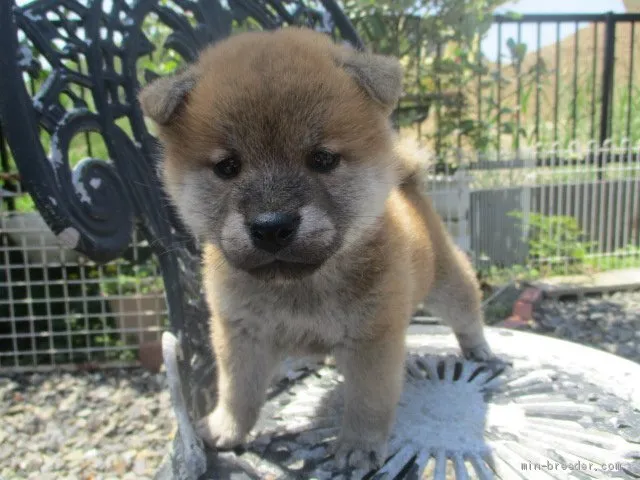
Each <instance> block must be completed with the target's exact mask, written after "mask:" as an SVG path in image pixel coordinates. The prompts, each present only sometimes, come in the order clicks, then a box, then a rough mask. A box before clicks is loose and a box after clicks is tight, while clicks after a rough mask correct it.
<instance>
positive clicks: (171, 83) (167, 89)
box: [138, 67, 197, 125]
mask: <svg viewBox="0 0 640 480" xmlns="http://www.w3.org/2000/svg"><path fill="white" fill-rule="evenodd" d="M196 83H197V75H196V72H195V70H194V69H193V67H190V68H187V69H186V70H184V71H182V72H180V73H176V74H173V75H170V76H168V77H160V78H157V79H155V80H154V81H152V82H151V83H150V84H148V85H147V86H146V87H144V88H143V89H142V91H141V92H140V94H139V95H138V101H139V102H140V106H141V107H142V112H143V113H144V114H145V115H146V116H147V117H149V118H151V119H152V120H153V121H154V122H156V123H157V124H159V125H167V124H169V123H170V122H171V120H172V119H173V118H174V116H175V115H176V113H177V112H178V110H179V108H180V107H181V106H182V105H183V104H184V103H185V101H186V100H187V96H188V95H189V92H191V90H193V88H194V87H195V86H196Z"/></svg>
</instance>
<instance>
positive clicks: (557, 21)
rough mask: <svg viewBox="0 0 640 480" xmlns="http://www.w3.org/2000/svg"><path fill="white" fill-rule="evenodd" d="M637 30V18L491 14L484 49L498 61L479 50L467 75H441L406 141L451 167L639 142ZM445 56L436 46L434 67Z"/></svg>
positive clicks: (606, 14)
mask: <svg viewBox="0 0 640 480" xmlns="http://www.w3.org/2000/svg"><path fill="white" fill-rule="evenodd" d="M639 21H640V14H615V13H604V14H561V15H556V14H539V15H538V14H535V15H533V14H526V15H495V16H494V23H493V27H492V28H493V33H494V35H492V37H495V38H492V39H491V40H489V39H485V40H484V41H483V42H482V46H483V49H484V50H487V49H491V50H493V51H494V53H495V57H494V58H490V57H488V56H487V55H485V54H483V53H482V50H483V49H480V50H479V51H478V56H477V59H476V62H475V65H473V67H469V68H470V69H469V71H466V70H463V71H462V73H460V72H461V71H460V70H458V71H457V72H456V73H454V74H449V73H447V71H445V70H443V72H442V74H439V73H438V74H439V75H440V77H441V78H442V80H440V79H438V80H437V81H436V82H435V84H434V89H433V91H431V92H427V93H426V94H425V99H426V101H425V99H423V103H425V104H426V110H427V111H428V115H427V118H426V120H425V119H423V118H419V120H418V121H417V122H415V123H414V128H413V129H412V130H409V131H407V133H408V134H411V135H415V136H416V137H417V138H418V139H419V140H420V141H421V142H423V143H424V144H426V145H428V146H429V147H430V148H431V149H432V150H433V151H434V152H435V153H436V155H437V158H438V159H439V160H440V162H441V163H445V162H449V163H451V164H457V163H459V157H460V156H461V155H462V154H461V153H460V152H464V154H465V155H466V156H467V157H468V156H469V155H470V154H473V152H480V153H489V152H498V153H499V152H501V151H503V150H506V151H509V152H511V153H513V152H517V151H518V150H519V149H520V148H530V147H538V148H540V149H546V148H550V147H551V146H553V145H558V146H559V147H560V148H570V144H571V143H573V142H578V143H582V144H586V143H588V142H591V141H593V140H596V141H598V143H599V144H600V145H601V146H602V145H604V142H605V141H606V140H611V141H612V142H614V143H615V144H620V143H621V142H622V141H623V140H625V139H626V140H628V141H630V142H631V144H634V143H637V142H640V65H639V64H638V61H637V60H636V59H635V54H636V51H637V49H636V43H637V42H638V41H639V39H638V36H637V35H638V34H637V32H636V31H637V30H638V29H637V28H636V27H637V25H636V24H637V23H638V22H639ZM549 37H551V38H552V39H553V41H552V42H549ZM445 50H446V49H445V45H436V46H435V47H433V52H432V53H431V54H430V55H431V56H432V57H435V61H434V62H433V64H435V65H439V63H440V62H442V59H443V58H444V57H443V55H445V54H444V53H443V52H444V51H445ZM418 53H419V52H417V53H416V54H418ZM423 55H424V54H423ZM454 60H455V61H458V60H459V59H455V58H454ZM423 63H424V62H423ZM424 68H426V67H424ZM431 68H432V69H433V68H436V67H431ZM471 69H472V70H473V71H471ZM423 71H424V69H423ZM435 71H436V72H438V70H435ZM469 72H471V76H470V77H469V78H470V79H467V80H461V79H460V78H457V77H460V76H463V75H467V74H469ZM417 75H418V76H420V75H421V73H420V72H419V73H418V74H417ZM398 114H401V112H400V111H399V112H398ZM447 121H448V122H450V123H451V122H453V123H455V122H456V121H457V122H458V128H455V129H453V130H451V128H447V125H446V122H447ZM442 132H444V133H442Z"/></svg>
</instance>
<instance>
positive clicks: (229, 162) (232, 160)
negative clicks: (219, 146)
mask: <svg viewBox="0 0 640 480" xmlns="http://www.w3.org/2000/svg"><path fill="white" fill-rule="evenodd" d="M213 171H214V172H215V174H216V175H217V176H219V177H220V178H223V179H225V180H228V179H230V178H233V177H236V176H237V175H238V174H239V173H240V160H238V158H237V157H236V156H234V155H230V156H228V157H227V158H224V159H223V160H220V161H219V162H218V163H216V164H215V165H214V166H213Z"/></svg>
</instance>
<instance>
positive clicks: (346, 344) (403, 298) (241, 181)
mask: <svg viewBox="0 0 640 480" xmlns="http://www.w3.org/2000/svg"><path fill="white" fill-rule="evenodd" d="M191 68H192V70H191V72H192V74H193V75H194V76H195V77H197V79H198V80H197V82H196V84H195V85H193V88H191V89H189V90H188V91H184V89H181V88H174V87H172V86H171V83H170V80H164V81H163V82H158V84H157V85H156V86H154V85H151V86H149V87H147V89H146V93H145V92H143V94H142V99H143V100H144V99H145V98H146V99H149V98H153V99H154V101H156V102H159V103H160V104H159V105H155V106H153V108H150V107H149V106H148V105H147V106H145V101H143V102H142V105H143V109H144V110H145V113H146V114H147V115H149V116H151V117H152V118H154V117H156V118H154V119H155V120H156V122H157V123H158V124H159V130H160V136H161V139H162V141H163V143H164V145H165V147H166V152H165V158H164V166H163V173H164V177H165V183H166V186H167V189H168V192H169V193H170V195H171V197H172V199H173V201H174V203H175V204H176V206H177V207H178V209H179V211H180V213H181V215H182V217H183V218H184V220H185V222H186V224H187V225H188V226H190V227H191V228H192V230H193V231H194V233H195V234H196V235H198V236H199V237H200V238H201V240H202V242H203V245H204V258H203V261H204V269H203V275H204V284H205V287H206V292H207V301H208V304H209V306H210V308H211V311H212V312H213V317H212V325H211V327H212V328H211V329H212V343H213V347H214V350H215V354H216V359H217V368H218V382H219V401H218V406H217V407H216V409H215V410H214V412H212V413H211V414H210V415H209V416H208V417H206V418H205V419H203V420H202V422H201V423H200V425H199V431H200V433H201V434H202V436H203V438H204V439H205V440H206V441H207V442H208V443H209V444H210V445H212V446H217V447H229V446H232V445H235V444H237V443H239V442H242V440H243V439H244V437H245V435H246V434H247V432H248V431H249V430H250V429H251V427H252V426H253V424H254V422H255V420H256V418H257V416H258V413H259V411H260V407H261V405H262V402H263V400H264V394H265V390H266V388H267V385H268V382H269V378H270V376H271V374H272V373H273V370H274V368H275V366H276V365H277V364H278V362H279V361H281V360H282V359H283V358H284V357H285V356H287V355H291V354H309V353H320V354H328V353H330V354H333V355H334V357H335V359H336V362H337V365H338V367H339V368H340V369H341V370H342V372H343V373H344V375H345V401H346V405H345V415H344V419H343V427H342V433H341V436H340V438H339V440H338V442H337V444H336V455H337V458H338V460H339V461H340V462H341V463H343V464H347V463H349V464H351V465H356V466H367V465H369V466H371V465H376V464H379V463H380V462H382V461H384V459H385V455H386V441H387V437H388V434H389V431H390V428H391V426H392V423H393V418H394V411H395V407H396V403H397V401H398V399H399V396H400V392H401V388H402V384H403V371H404V358H405V349H404V348H405V347H404V335H405V332H406V328H407V326H408V324H409V321H410V318H411V314H412V312H413V311H414V310H415V308H416V306H417V304H418V303H419V302H421V301H422V300H424V299H425V298H427V299H428V301H429V304H428V305H429V308H430V309H431V310H434V311H435V312H436V313H438V314H440V315H442V316H443V318H444V319H445V321H447V322H448V323H449V324H450V325H451V326H452V327H453V329H454V331H455V333H456V335H457V336H458V339H459V341H460V345H461V347H462V349H463V351H464V353H465V354H466V355H468V356H472V357H476V358H479V359H487V358H489V357H491V351H490V349H489V347H488V346H487V344H486V342H485V340H484V336H483V333H482V315H481V309H480V296H479V288H478V285H477V282H476V279H475V275H474V273H473V271H472V268H471V266H470V264H469V262H468V261H467V259H466V258H465V257H464V255H462V254H461V252H460V251H459V250H458V249H457V248H456V247H455V246H454V244H453V242H452V241H451V239H450V237H449V236H448V234H447V233H446V230H445V228H444V226H443V224H442V222H441V220H440V218H439V217H438V215H437V213H436V212H435V210H434V209H433V206H432V205H431V202H430V200H429V199H428V198H427V197H425V196H424V194H423V190H422V186H421V183H420V173H419V172H420V171H421V170H422V169H423V168H425V165H424V164H422V163H421V161H420V159H419V157H416V156H415V155H411V154H407V152H406V151H403V149H402V148H400V145H398V144H397V142H396V139H395V136H394V134H393V131H392V129H391V127H390V125H389V121H388V115H389V113H390V111H391V109H392V108H393V105H394V104H395V103H396V102H397V99H398V98H397V97H398V96H399V94H400V84H399V82H400V81H401V77H400V75H399V73H398V72H400V68H399V65H398V64H397V62H396V61H395V60H393V59H390V58H387V57H379V56H375V55H371V54H362V53H358V52H355V51H351V50H349V49H345V48H344V47H341V46H337V45H335V44H333V43H332V42H331V41H330V40H329V39H328V37H325V36H324V35H321V34H317V33H314V32H311V31H307V30H298V29H287V30H281V31H278V32H275V33H250V34H242V35H239V36H236V37H232V38H231V39H230V40H227V41H223V42H221V43H219V44H218V45H215V46H213V47H212V48H210V49H208V50H206V51H205V52H204V53H203V54H202V55H201V57H200V60H199V62H198V64H197V65H196V66H194V67H191ZM196 72H197V73H196ZM183 75H184V74H183ZM180 78H184V77H180ZM167 82H168V83H167ZM180 85H182V86H184V82H183V83H182V84H180ZM176 95H177V96H178V97H177V98H176ZM163 96H164V97H165V103H164V104H162V99H163ZM314 145H321V146H324V147H325V148H330V149H331V150H332V151H337V152H339V153H340V154H341V156H342V160H341V163H340V164H339V166H338V167H337V168H336V169H335V171H332V172H330V173H323V174H316V173H309V172H308V171H307V170H306V167H305V165H306V164H305V159H306V158H308V155H309V152H310V151H312V150H313V148H315V147H314ZM226 151H240V153H239V156H240V158H242V160H243V165H242V173H241V174H240V175H238V178H237V179H233V180H220V179H219V178H216V177H215V175H213V174H212V173H211V171H210V169H211V165H212V163H215V162H216V161H218V160H219V159H220V158H223V157H224V152H226ZM221 152H222V153H221ZM292 172H293V173H292ZM291 175H297V177H293V178H294V180H291V178H290V176H291ZM296 178H298V179H299V180H300V182H308V189H313V190H308V189H307V190H305V189H300V191H299V193H298V194H296V195H297V196H296V195H294V196H289V197H286V195H287V192H288V191H290V190H291V189H292V188H293V189H294V190H295V188H296V180H295V179H296ZM252 182H253V183H252ZM286 182H290V183H286ZM285 184H286V186H285ZM265 185H267V186H265ZM269 185H271V186H269ZM305 185H307V184H305ZM261 189H266V190H265V191H264V192H263V191H262V190H261ZM240 191H242V192H243V193H242V195H244V196H242V195H241V193H240ZM309 191H312V193H309ZM265 192H266V193H265ZM282 195H285V197H282ZM302 197H304V198H305V199H306V200H304V202H303V201H301V203H300V205H297V206H296V207H295V208H296V209H297V210H298V211H299V212H301V216H302V223H301V227H300V231H299V233H298V235H299V236H300V237H302V238H301V239H300V242H302V243H301V244H300V245H299V246H296V247H295V248H298V249H299V251H300V252H304V255H310V256H312V257H314V256H317V258H318V261H317V265H318V266H317V268H316V269H315V270H313V272H312V273H308V274H300V275H295V278H294V277H289V276H288V275H287V274H280V273H274V274H273V275H272V276H271V277H269V278H266V279H265V278H257V277H256V276H255V275H253V274H252V273H251V268H252V266H253V265H254V264H256V265H257V264H261V263H260V262H263V260H264V259H263V257H262V256H260V255H259V252H258V253H256V252H255V251H254V249H253V247H252V246H251V243H250V242H249V241H248V240H247V238H248V237H247V233H246V232H245V227H244V222H245V219H246V218H247V215H249V214H247V213H246V208H249V207H247V204H249V205H250V206H251V205H253V204H259V205H258V206H259V207H260V208H262V207H263V206H264V205H267V204H268V206H269V208H276V207H274V206H273V205H278V207H277V208H285V207H287V205H288V203H287V202H297V201H298V199H299V198H302ZM283 199H284V200H283ZM278 202H279V203H278ZM264 208H266V207H264ZM243 209H245V210H243ZM349 212H351V213H349ZM296 241H297V240H296ZM295 248H294V249H293V250H291V252H289V253H287V254H286V255H289V257H291V259H294V258H301V257H296V255H297V253H296V252H298V250H296V249H295ZM286 255H285V254H283V259H284V260H288V259H289V258H288V257H286ZM300 255H303V254H302V253H301V254H300ZM314 258H315V257H314Z"/></svg>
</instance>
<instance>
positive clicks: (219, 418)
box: [196, 407, 247, 448]
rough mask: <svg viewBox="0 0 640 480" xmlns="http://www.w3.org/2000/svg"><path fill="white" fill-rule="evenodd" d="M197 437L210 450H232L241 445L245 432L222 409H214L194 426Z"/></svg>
mask: <svg viewBox="0 0 640 480" xmlns="http://www.w3.org/2000/svg"><path fill="white" fill-rule="evenodd" d="M196 430H197V432H198V435H199V436H200V437H201V438H202V440H204V442H205V443H206V444H207V445H209V446H210V447H212V448H232V447H235V446H237V445H238V444H240V443H242V441H243V440H244V438H245V436H246V434H247V432H246V431H245V429H244V428H242V426H241V425H240V423H239V422H238V421H237V420H236V419H235V418H234V416H233V415H232V414H231V413H230V412H228V411H227V410H226V409H224V408H220V407H218V408H216V409H215V410H214V411H213V412H211V413H210V414H209V415H207V416H206V417H204V418H202V419H201V420H200V421H199V422H198V423H197V425H196Z"/></svg>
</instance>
